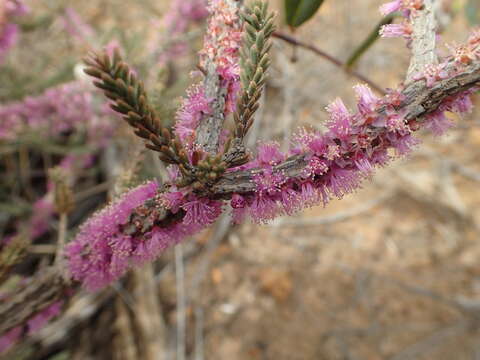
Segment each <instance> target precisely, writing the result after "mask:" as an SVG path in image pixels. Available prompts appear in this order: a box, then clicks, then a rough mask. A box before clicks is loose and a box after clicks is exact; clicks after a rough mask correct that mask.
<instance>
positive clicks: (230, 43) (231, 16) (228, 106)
mask: <svg viewBox="0 0 480 360" xmlns="http://www.w3.org/2000/svg"><path fill="white" fill-rule="evenodd" d="M208 11H209V12H210V14H211V16H210V19H209V21H208V29H207V35H206V36H205V40H204V47H203V50H202V51H201V52H200V54H201V66H202V67H203V68H205V69H206V68H208V64H211V63H213V64H214V66H215V69H216V71H217V73H218V76H219V78H220V86H221V87H223V88H225V89H226V103H225V109H224V111H225V115H227V114H229V113H232V112H233V111H234V110H235V106H236V97H237V93H238V91H239V90H240V67H239V65H238V63H239V49H240V46H241V39H242V26H241V22H240V18H239V14H238V7H237V5H235V3H234V1H232V0H210V2H209V6H208ZM187 95H188V96H187V98H186V99H185V100H184V103H183V105H182V107H181V108H180V110H179V111H178V113H177V123H176V125H175V132H176V134H177V135H178V136H179V138H180V139H181V140H182V141H184V143H185V145H186V147H187V148H190V149H193V148H194V146H195V144H194V136H195V129H196V128H197V126H198V124H199V122H200V120H201V119H202V117H203V116H204V115H206V114H209V113H210V112H211V109H210V105H209V104H210V102H211V101H212V100H213V99H207V98H206V96H205V88H204V86H203V85H200V84H198V85H194V86H192V87H191V88H190V90H189V91H188V93H187Z"/></svg>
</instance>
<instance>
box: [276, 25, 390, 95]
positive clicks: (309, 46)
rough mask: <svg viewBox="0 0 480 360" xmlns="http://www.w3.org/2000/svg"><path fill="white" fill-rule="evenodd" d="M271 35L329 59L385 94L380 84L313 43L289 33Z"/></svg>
mask: <svg viewBox="0 0 480 360" xmlns="http://www.w3.org/2000/svg"><path fill="white" fill-rule="evenodd" d="M272 36H273V37H275V38H277V39H280V40H283V41H285V42H287V43H289V44H292V45H295V46H299V47H301V48H304V49H307V50H310V51H312V52H313V53H315V54H317V55H318V56H320V57H322V58H324V59H325V60H327V61H329V62H330V63H332V64H333V65H335V66H337V67H339V68H341V69H342V70H343V71H345V73H346V74H348V75H351V76H353V77H356V78H357V79H358V80H360V81H362V82H364V83H366V84H368V85H369V86H370V87H371V88H372V89H374V90H375V91H377V92H378V93H380V94H382V95H384V94H385V90H384V89H383V88H382V87H381V86H380V85H377V84H376V83H375V82H373V81H372V80H370V79H369V78H367V77H365V76H364V75H362V74H360V73H359V72H358V71H355V70H349V69H348V68H347V67H346V64H345V63H344V62H343V61H341V60H339V59H337V58H335V57H334V56H332V55H330V54H327V53H326V52H325V51H323V50H321V49H319V48H318V47H316V46H315V45H312V44H307V43H305V42H303V41H300V40H298V39H297V38H295V37H293V36H291V35H287V34H284V33H281V32H278V31H276V32H274V33H273V35H272Z"/></svg>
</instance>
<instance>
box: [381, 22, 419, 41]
mask: <svg viewBox="0 0 480 360" xmlns="http://www.w3.org/2000/svg"><path fill="white" fill-rule="evenodd" d="M412 32H413V30H412V26H411V25H410V23H408V22H404V23H402V24H387V25H383V26H382V28H381V29H380V36H381V37H384V38H395V37H403V38H406V39H410V37H411V35H412Z"/></svg>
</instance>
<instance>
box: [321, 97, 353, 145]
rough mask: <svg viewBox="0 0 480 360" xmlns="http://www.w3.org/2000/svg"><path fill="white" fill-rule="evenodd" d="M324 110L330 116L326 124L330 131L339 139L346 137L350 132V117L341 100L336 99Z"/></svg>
mask: <svg viewBox="0 0 480 360" xmlns="http://www.w3.org/2000/svg"><path fill="white" fill-rule="evenodd" d="M326 110H327V112H328V114H329V115H330V121H329V122H328V124H327V126H328V128H329V129H330V131H331V132H332V133H334V134H335V135H336V136H338V137H339V138H344V137H346V136H348V135H349V133H350V130H351V115H350V112H349V111H348V110H347V107H346V106H345V104H344V103H343V101H342V99H340V98H336V99H335V100H334V101H333V102H332V103H331V104H330V105H328V106H327V107H326Z"/></svg>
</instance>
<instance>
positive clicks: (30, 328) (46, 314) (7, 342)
mask: <svg viewBox="0 0 480 360" xmlns="http://www.w3.org/2000/svg"><path fill="white" fill-rule="evenodd" d="M62 306H63V300H60V301H57V302H54V303H53V304H51V305H49V306H47V307H46V308H45V309H43V310H42V311H40V312H39V313H38V314H36V315H35V316H33V317H32V318H30V319H29V320H28V321H27V323H26V325H22V326H17V327H14V328H13V329H11V330H10V331H8V332H7V333H6V334H4V335H2V336H1V337H0V354H2V353H5V352H6V351H8V350H9V349H10V347H11V346H13V345H14V344H15V343H16V342H18V341H19V340H20V339H21V337H22V336H24V335H31V334H33V333H35V332H37V331H39V330H41V329H42V328H43V327H44V326H45V325H46V324H47V323H48V322H49V321H50V320H51V319H53V318H54V317H56V316H58V315H59V314H60V311H61V310H62Z"/></svg>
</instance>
